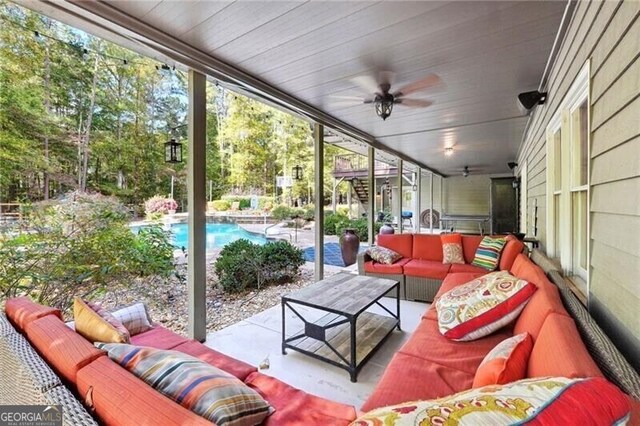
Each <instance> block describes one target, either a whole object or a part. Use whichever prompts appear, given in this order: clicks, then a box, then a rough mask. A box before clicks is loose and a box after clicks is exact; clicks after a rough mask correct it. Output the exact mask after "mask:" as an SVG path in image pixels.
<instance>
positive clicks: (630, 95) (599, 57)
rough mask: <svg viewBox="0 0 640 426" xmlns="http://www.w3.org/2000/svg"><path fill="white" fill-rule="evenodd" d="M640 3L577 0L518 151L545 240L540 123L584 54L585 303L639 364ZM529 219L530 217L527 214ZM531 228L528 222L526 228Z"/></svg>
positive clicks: (559, 99) (560, 97) (556, 104)
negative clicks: (587, 147)
mask: <svg viewBox="0 0 640 426" xmlns="http://www.w3.org/2000/svg"><path fill="white" fill-rule="evenodd" d="M639 16H640V2H638V1H622V2H614V1H611V2H610V1H607V2H578V3H577V5H576V9H575V11H574V14H573V17H572V20H571V22H570V24H569V28H568V29H567V32H566V35H565V38H564V40H563V42H562V44H561V47H560V51H559V54H558V57H557V58H556V61H555V63H554V65H553V67H552V69H551V73H550V78H549V83H548V85H547V88H546V90H547V91H548V93H549V98H548V101H547V103H546V104H545V105H544V106H542V107H538V108H537V109H536V110H535V111H534V112H533V114H532V116H531V118H530V125H529V128H528V130H527V133H526V135H525V138H524V142H523V144H522V146H521V149H520V153H519V155H518V163H520V164H523V163H527V175H528V176H527V178H528V193H527V208H528V211H530V212H531V211H532V210H531V209H532V207H531V206H532V205H534V204H535V203H537V206H538V214H537V219H538V234H537V237H538V239H539V240H540V241H541V245H542V247H543V248H544V247H545V246H546V241H547V235H546V214H547V212H546V210H545V207H546V198H547V194H546V192H547V179H546V174H547V164H546V129H547V126H548V124H549V122H550V120H551V118H552V117H553V116H554V115H555V113H556V112H557V110H558V107H559V105H560V103H561V102H562V100H563V99H564V97H565V95H566V94H567V92H568V90H569V88H570V86H571V84H572V83H573V81H574V80H575V78H576V76H577V75H578V73H579V71H580V70H581V69H582V67H583V66H584V64H585V63H586V61H587V60H590V77H591V80H590V89H591V93H590V104H591V110H590V118H591V163H590V167H591V168H590V181H589V189H590V262H589V263H590V268H589V308H590V311H591V312H592V314H593V315H594V317H595V318H596V320H598V322H600V323H601V325H602V326H603V327H604V328H605V329H606V330H607V331H608V332H609V333H610V334H611V335H612V336H615V337H616V343H617V344H619V346H621V349H622V350H623V352H625V354H626V355H627V357H628V358H629V361H631V362H632V363H633V364H635V367H636V368H638V369H640V357H639V356H638V353H640V315H638V307H640V280H639V279H638V277H640V59H639V57H640V19H639ZM529 218H530V220H533V219H532V216H531V215H530V216H529ZM529 231H530V232H531V228H529Z"/></svg>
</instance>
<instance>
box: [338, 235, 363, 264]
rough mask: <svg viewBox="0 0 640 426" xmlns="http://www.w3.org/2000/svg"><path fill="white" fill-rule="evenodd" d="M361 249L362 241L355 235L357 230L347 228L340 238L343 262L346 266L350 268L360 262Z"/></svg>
mask: <svg viewBox="0 0 640 426" xmlns="http://www.w3.org/2000/svg"><path fill="white" fill-rule="evenodd" d="M359 248H360V239H359V238H358V236H357V235H356V233H355V229H351V228H347V229H345V230H344V234H342V238H340V250H341V252H342V261H343V262H344V266H350V265H353V264H354V263H356V261H357V260H358V249H359Z"/></svg>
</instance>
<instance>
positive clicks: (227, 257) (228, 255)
mask: <svg viewBox="0 0 640 426" xmlns="http://www.w3.org/2000/svg"><path fill="white" fill-rule="evenodd" d="M303 263H304V256H303V253H302V250H300V249H298V248H296V247H294V246H292V245H291V244H289V243H288V242H287V241H274V242H269V243H267V244H265V245H263V246H260V245H258V244H254V243H251V242H250V241H248V240H244V239H241V240H237V241H234V242H232V243H231V244H227V245H226V246H225V247H224V248H223V249H222V251H221V252H220V255H219V256H218V258H217V259H216V262H215V265H214V267H215V271H216V274H217V275H218V281H219V283H220V285H221V286H222V288H223V289H224V290H225V291H227V292H230V293H235V292H240V291H243V290H245V289H249V288H257V289H260V288H261V287H262V286H263V285H269V284H275V283H278V284H281V283H285V282H289V281H291V280H293V279H294V278H295V277H296V276H297V275H298V273H299V272H300V266H302V264H303Z"/></svg>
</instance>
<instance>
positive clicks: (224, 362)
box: [172, 340, 258, 380]
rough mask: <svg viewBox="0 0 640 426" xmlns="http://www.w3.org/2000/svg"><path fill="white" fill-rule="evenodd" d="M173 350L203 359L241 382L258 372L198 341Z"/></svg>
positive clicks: (186, 343)
mask: <svg viewBox="0 0 640 426" xmlns="http://www.w3.org/2000/svg"><path fill="white" fill-rule="evenodd" d="M172 350H174V351H180V352H182V353H185V354H188V355H191V356H193V357H196V358H198V359H201V360H202V361H204V362H207V363H209V364H211V365H213V366H214V367H217V368H219V369H221V370H224V371H226V372H227V373H229V374H233V375H234V376H236V377H237V378H238V379H240V380H244V379H246V378H247V376H248V375H249V374H251V373H253V372H255V371H258V369H257V368H255V367H254V366H252V365H249V364H247V363H246V362H242V361H240V360H238V359H235V358H232V357H230V356H228V355H225V354H223V353H221V352H218V351H216V350H213V349H211V348H209V347H207V346H205V345H203V344H202V343H200V342H198V341H196V340H189V341H187V342H185V343H182V344H180V345H178V346H176V347H175V348H173V349H172Z"/></svg>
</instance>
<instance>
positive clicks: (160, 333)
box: [131, 325, 189, 349]
mask: <svg viewBox="0 0 640 426" xmlns="http://www.w3.org/2000/svg"><path fill="white" fill-rule="evenodd" d="M188 341H189V339H187V338H186V337H183V336H180V335H179V334H176V333H174V332H173V331H171V330H169V329H166V328H164V327H163V326H161V325H156V326H155V327H153V328H152V329H151V330H148V331H145V332H144V333H140V334H136V335H135V336H131V344H132V345H137V346H148V347H150V348H156V349H173V348H175V347H176V346H178V345H180V344H182V343H186V342H188Z"/></svg>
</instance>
